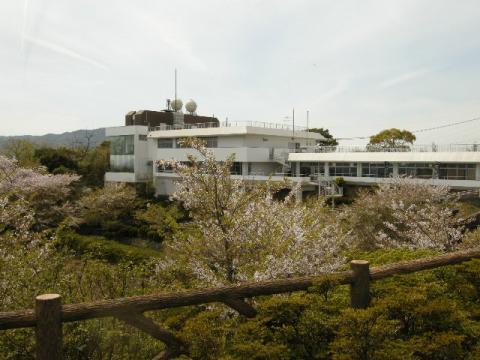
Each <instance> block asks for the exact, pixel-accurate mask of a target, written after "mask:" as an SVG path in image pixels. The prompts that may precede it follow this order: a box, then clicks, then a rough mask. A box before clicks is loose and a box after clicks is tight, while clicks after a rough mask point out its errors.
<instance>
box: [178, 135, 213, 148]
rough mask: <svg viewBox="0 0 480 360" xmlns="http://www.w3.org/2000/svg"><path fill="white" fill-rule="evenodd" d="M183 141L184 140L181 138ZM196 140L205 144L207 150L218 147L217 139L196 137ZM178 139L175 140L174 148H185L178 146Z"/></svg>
mask: <svg viewBox="0 0 480 360" xmlns="http://www.w3.org/2000/svg"><path fill="white" fill-rule="evenodd" d="M182 139H184V138H182ZM198 139H200V140H202V141H203V142H204V143H205V146H206V147H207V148H216V147H218V138H217V137H198ZM179 141H180V139H176V140H175V144H176V147H178V148H185V146H181V145H180V144H179Z"/></svg>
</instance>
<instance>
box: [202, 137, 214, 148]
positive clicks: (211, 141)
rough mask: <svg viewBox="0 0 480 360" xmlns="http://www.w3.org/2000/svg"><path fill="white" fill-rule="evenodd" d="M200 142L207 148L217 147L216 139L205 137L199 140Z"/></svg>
mask: <svg viewBox="0 0 480 360" xmlns="http://www.w3.org/2000/svg"><path fill="white" fill-rule="evenodd" d="M200 139H201V140H203V141H205V142H206V143H207V145H206V146H207V148H216V147H218V138H217V137H205V138H200Z"/></svg>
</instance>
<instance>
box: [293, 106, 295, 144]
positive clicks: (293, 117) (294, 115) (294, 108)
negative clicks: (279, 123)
mask: <svg viewBox="0 0 480 360" xmlns="http://www.w3.org/2000/svg"><path fill="white" fill-rule="evenodd" d="M292 124H293V126H292V140H295V108H293V110H292Z"/></svg>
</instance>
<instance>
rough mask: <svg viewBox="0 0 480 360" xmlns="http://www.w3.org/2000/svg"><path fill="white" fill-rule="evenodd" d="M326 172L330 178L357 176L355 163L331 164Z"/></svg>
mask: <svg viewBox="0 0 480 360" xmlns="http://www.w3.org/2000/svg"><path fill="white" fill-rule="evenodd" d="M328 170H329V175H330V176H357V163H344V162H338V163H331V164H330V166H329V169H328Z"/></svg>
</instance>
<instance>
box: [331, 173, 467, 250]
mask: <svg viewBox="0 0 480 360" xmlns="http://www.w3.org/2000/svg"><path fill="white" fill-rule="evenodd" d="M456 199H457V198H456V196H455V195H454V194H452V193H450V191H449V188H448V187H446V186H432V185H430V184H429V183H428V182H425V181H420V180H416V179H405V178H395V179H392V182H391V183H384V184H380V185H379V187H378V188H377V189H376V190H375V191H374V192H372V191H363V192H361V193H360V194H359V195H358V196H357V199H356V201H355V203H354V204H353V205H352V206H350V207H348V208H345V209H344V210H343V211H342V213H341V214H339V216H340V217H341V218H342V219H344V221H345V222H346V223H347V228H349V229H351V230H352V232H351V235H350V236H351V238H352V239H351V241H352V245H355V246H356V247H360V248H363V249H372V248H373V249H374V248H397V247H405V248H410V249H435V250H440V251H451V250H453V249H454V248H455V247H456V245H457V244H458V242H459V241H460V239H461V238H462V228H461V227H460V226H459V223H458V219H457V218H455V216H454V211H453V208H454V206H455V201H456Z"/></svg>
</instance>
